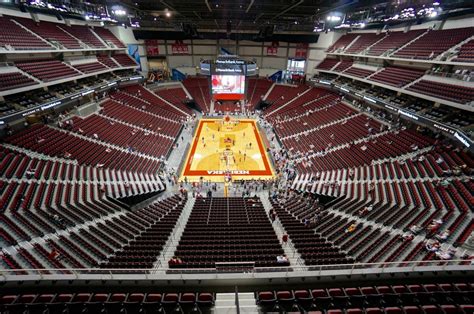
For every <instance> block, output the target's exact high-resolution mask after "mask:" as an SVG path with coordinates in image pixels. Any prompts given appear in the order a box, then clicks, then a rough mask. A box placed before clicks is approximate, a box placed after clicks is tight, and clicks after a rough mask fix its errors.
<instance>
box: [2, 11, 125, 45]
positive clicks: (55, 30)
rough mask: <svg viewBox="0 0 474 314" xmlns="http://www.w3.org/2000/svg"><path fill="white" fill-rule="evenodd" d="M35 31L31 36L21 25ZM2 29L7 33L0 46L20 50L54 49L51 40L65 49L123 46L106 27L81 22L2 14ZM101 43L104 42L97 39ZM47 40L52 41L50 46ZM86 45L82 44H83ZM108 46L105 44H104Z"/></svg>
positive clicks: (3, 36)
mask: <svg viewBox="0 0 474 314" xmlns="http://www.w3.org/2000/svg"><path fill="white" fill-rule="evenodd" d="M17 23H18V24H21V25H22V26H23V27H25V28H27V29H28V30H30V31H31V32H33V33H35V34H36V35H37V36H39V37H40V38H42V39H43V40H41V39H39V38H38V37H36V36H34V35H33V34H31V33H30V32H28V31H26V30H25V29H24V28H23V27H21V26H19V25H18V24H17ZM0 25H2V26H3V29H9V30H11V32H9V34H8V36H7V35H2V36H0V45H2V46H4V45H10V46H12V47H13V48H14V49H20V50H44V49H57V48H56V46H55V45H54V43H59V44H60V45H61V46H62V47H64V48H65V49H84V48H85V47H88V48H108V47H107V46H106V45H105V44H108V42H111V43H113V45H114V46H115V47H117V48H125V45H124V44H123V43H122V42H121V41H120V40H119V39H118V38H117V37H115V36H114V35H113V34H112V33H111V32H110V31H109V30H108V29H106V28H103V27H98V26H96V27H94V28H91V27H89V26H85V25H70V26H67V25H66V24H60V23H53V22H46V21H40V22H35V21H34V20H32V19H28V18H20V17H10V16H3V17H1V19H0ZM101 39H102V40H103V41H104V42H105V44H104V43H103V42H102V41H101ZM50 43H53V45H51V44H50ZM84 44H85V45H87V46H83V45H84ZM108 46H109V45H108Z"/></svg>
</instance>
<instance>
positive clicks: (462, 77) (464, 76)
mask: <svg viewBox="0 0 474 314" xmlns="http://www.w3.org/2000/svg"><path fill="white" fill-rule="evenodd" d="M426 74H428V75H432V76H438V77H445V78H451V79H456V80H460V81H466V82H471V81H473V80H474V74H473V73H469V74H461V73H445V72H435V71H430V72H428V73H426Z"/></svg>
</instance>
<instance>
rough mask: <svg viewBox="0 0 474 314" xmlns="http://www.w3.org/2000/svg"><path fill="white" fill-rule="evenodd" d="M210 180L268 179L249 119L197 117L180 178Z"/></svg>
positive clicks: (258, 140) (269, 172)
mask: <svg viewBox="0 0 474 314" xmlns="http://www.w3.org/2000/svg"><path fill="white" fill-rule="evenodd" d="M185 177H186V178H187V180H188V181H191V182H197V181H199V180H200V179H201V177H202V179H203V180H205V181H207V180H210V181H212V182H224V181H225V180H226V178H227V179H232V180H252V179H264V180H268V179H272V178H273V177H274V171H273V169H272V166H271V163H270V160H269V159H268V156H267V152H266V147H265V145H264V143H263V140H262V137H261V135H260V132H259V131H258V128H257V124H256V121H255V120H253V119H232V118H230V117H228V116H226V117H224V118H220V119H201V121H199V125H198V127H197V129H196V132H195V134H194V138H193V143H192V146H191V149H190V151H189V153H188V156H187V158H186V164H185V165H184V167H183V171H182V174H181V178H180V180H184V178H185Z"/></svg>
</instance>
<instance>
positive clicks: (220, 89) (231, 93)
mask: <svg viewBox="0 0 474 314" xmlns="http://www.w3.org/2000/svg"><path fill="white" fill-rule="evenodd" d="M211 78H212V82H211V84H212V89H211V90H212V95H213V98H214V99H216V100H239V99H243V98H244V94H245V76H244V75H212V77H211Z"/></svg>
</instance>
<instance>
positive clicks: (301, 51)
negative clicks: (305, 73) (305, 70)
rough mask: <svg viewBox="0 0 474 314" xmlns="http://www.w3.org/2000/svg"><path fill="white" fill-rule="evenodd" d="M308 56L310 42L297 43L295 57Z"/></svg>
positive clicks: (303, 57) (304, 57)
mask: <svg viewBox="0 0 474 314" xmlns="http://www.w3.org/2000/svg"><path fill="white" fill-rule="evenodd" d="M307 56H308V44H307V43H300V44H297V45H296V50H295V58H298V59H306V57H307Z"/></svg>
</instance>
